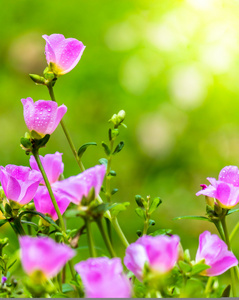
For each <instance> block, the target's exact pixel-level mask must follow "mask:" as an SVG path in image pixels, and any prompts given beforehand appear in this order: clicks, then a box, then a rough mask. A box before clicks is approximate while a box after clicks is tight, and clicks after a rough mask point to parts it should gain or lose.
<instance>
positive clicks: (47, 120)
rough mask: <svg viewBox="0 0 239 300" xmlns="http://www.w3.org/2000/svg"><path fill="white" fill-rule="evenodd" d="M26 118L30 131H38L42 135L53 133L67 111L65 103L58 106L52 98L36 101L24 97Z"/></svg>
mask: <svg viewBox="0 0 239 300" xmlns="http://www.w3.org/2000/svg"><path fill="white" fill-rule="evenodd" d="M21 101H22V104H23V108H24V119H25V122H26V125H27V128H28V129H29V131H32V130H34V131H36V132H37V133H38V134H39V135H40V136H42V137H43V136H45V135H46V134H52V132H53V131H54V130H55V129H56V127H57V126H58V124H59V123H60V121H61V119H62V117H63V116H64V114H65V113H66V111H67V107H66V106H65V105H64V104H63V105H61V106H59V107H58V105H57V103H56V102H54V101H51V100H48V101H46V100H38V101H36V102H35V103H34V102H33V100H32V98H29V97H28V98H26V99H22V100H21Z"/></svg>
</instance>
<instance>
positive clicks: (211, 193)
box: [196, 185, 216, 198]
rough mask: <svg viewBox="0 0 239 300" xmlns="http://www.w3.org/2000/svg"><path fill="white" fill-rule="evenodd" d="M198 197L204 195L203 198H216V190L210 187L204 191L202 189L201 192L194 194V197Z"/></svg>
mask: <svg viewBox="0 0 239 300" xmlns="http://www.w3.org/2000/svg"><path fill="white" fill-rule="evenodd" d="M199 195H204V196H208V197H212V198H215V196H216V189H215V187H213V186H212V185H209V186H208V187H206V188H205V189H203V190H201V191H199V192H197V193H196V196H199Z"/></svg>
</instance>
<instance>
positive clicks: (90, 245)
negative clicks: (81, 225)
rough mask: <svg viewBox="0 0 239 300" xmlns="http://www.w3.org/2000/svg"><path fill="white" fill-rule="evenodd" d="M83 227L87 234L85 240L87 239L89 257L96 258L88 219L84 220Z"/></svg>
mask: <svg viewBox="0 0 239 300" xmlns="http://www.w3.org/2000/svg"><path fill="white" fill-rule="evenodd" d="M85 226H86V232H87V238H88V244H89V251H90V256H91V257H97V255H96V251H95V245H94V240H93V236H92V233H91V228H90V220H89V218H85Z"/></svg>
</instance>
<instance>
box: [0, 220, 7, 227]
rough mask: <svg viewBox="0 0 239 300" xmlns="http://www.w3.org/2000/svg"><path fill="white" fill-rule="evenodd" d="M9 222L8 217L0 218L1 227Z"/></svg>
mask: <svg viewBox="0 0 239 300" xmlns="http://www.w3.org/2000/svg"><path fill="white" fill-rule="evenodd" d="M5 223H7V219H3V220H0V227H1V226H3V225H4V224H5Z"/></svg>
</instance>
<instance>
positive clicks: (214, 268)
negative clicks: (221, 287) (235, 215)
mask: <svg viewBox="0 0 239 300" xmlns="http://www.w3.org/2000/svg"><path fill="white" fill-rule="evenodd" d="M203 259H205V264H206V265H208V266H210V268H209V269H206V270H204V271H203V272H202V275H205V276H218V275H220V274H222V273H224V272H226V271H227V270H228V269H230V268H231V267H234V266H236V265H238V260H237V259H236V257H235V255H234V254H233V253H232V252H231V251H229V250H228V247H227V245H226V244H225V243H224V242H223V241H222V240H221V239H220V238H219V237H218V236H217V235H216V234H211V233H210V232H209V231H205V232H203V233H202V234H201V235H200V237H199V247H198V250H197V254H196V262H200V261H201V260H203Z"/></svg>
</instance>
